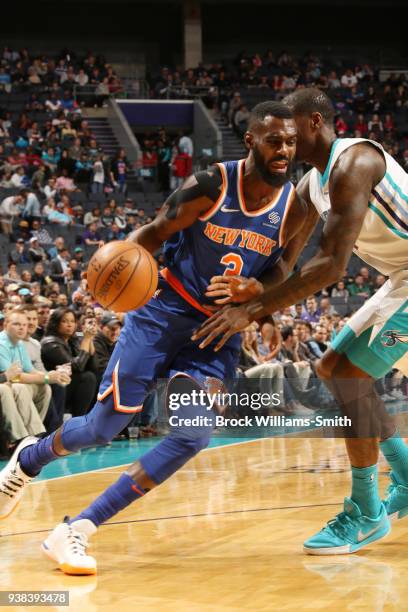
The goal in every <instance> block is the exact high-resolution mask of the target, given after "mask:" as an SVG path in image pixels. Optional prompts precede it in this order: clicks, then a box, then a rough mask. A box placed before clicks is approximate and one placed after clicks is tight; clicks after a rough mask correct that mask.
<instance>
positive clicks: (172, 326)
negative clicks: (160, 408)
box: [98, 279, 240, 413]
mask: <svg viewBox="0 0 408 612" xmlns="http://www.w3.org/2000/svg"><path fill="white" fill-rule="evenodd" d="M205 320H206V315H205V314H203V313H201V312H200V311H198V310H197V309H196V308H194V307H193V306H190V304H189V303H188V302H187V301H186V300H185V299H184V298H182V297H181V296H180V295H179V294H178V293H176V292H175V291H174V290H173V289H172V288H171V287H170V286H169V285H168V284H167V282H166V281H165V280H164V279H161V280H160V281H159V287H158V291H157V292H156V294H155V296H154V297H153V298H152V299H151V300H150V301H149V303H148V304H147V305H146V306H144V307H143V308H140V309H139V310H137V311H131V312H129V313H127V315H126V317H125V324H124V326H123V329H122V331H121V334H120V336H119V339H118V341H117V343H116V346H115V349H114V351H113V353H112V356H111V359H110V361H109V363H108V366H107V369H106V371H105V373H104V376H103V379H102V382H101V385H100V388H99V394H98V400H99V401H103V400H104V399H105V398H106V397H108V396H109V395H110V394H111V393H112V394H113V400H114V409H115V410H116V411H118V412H122V413H136V412H140V411H141V409H142V405H143V400H144V398H145V397H146V395H147V393H148V392H149V390H150V389H151V387H152V386H153V384H154V383H155V382H156V381H157V380H158V379H160V378H171V377H172V376H173V375H174V374H177V373H180V372H183V373H185V374H188V375H190V376H192V377H193V378H194V379H195V380H196V381H197V382H198V383H199V384H200V385H202V386H205V383H206V381H207V379H208V378H217V379H219V380H221V381H222V382H223V383H225V384H226V385H227V386H228V381H231V380H232V379H233V378H235V369H236V366H237V363H238V356H239V348H240V338H239V335H236V336H233V337H232V338H231V339H230V340H229V341H228V342H227V343H226V345H224V346H223V347H222V349H220V350H219V351H217V352H216V353H215V352H214V345H215V343H214V344H212V345H210V346H207V347H206V348H205V349H200V348H198V344H197V343H195V342H192V341H191V339H190V338H191V336H192V334H193V331H194V330H195V329H197V327H199V326H200V325H201V323H202V322H203V321H205Z"/></svg>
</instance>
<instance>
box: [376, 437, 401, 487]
mask: <svg viewBox="0 0 408 612" xmlns="http://www.w3.org/2000/svg"><path fill="white" fill-rule="evenodd" d="M380 448H381V451H382V454H383V455H384V457H385V458H386V460H387V461H388V463H389V464H390V466H391V468H392V471H393V474H394V476H395V478H396V479H397V481H398V483H399V484H402V485H404V486H408V446H407V445H406V443H405V442H404V440H403V439H402V438H401V437H400V435H399V433H396V434H394V435H393V436H392V437H391V438H388V440H384V441H383V442H381V443H380Z"/></svg>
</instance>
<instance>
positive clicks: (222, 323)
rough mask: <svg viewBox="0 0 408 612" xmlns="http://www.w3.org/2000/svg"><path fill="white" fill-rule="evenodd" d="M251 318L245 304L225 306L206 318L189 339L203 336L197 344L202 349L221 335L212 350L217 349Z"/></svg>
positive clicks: (246, 324)
mask: <svg viewBox="0 0 408 612" xmlns="http://www.w3.org/2000/svg"><path fill="white" fill-rule="evenodd" d="M253 320H254V319H253V317H251V315H250V314H249V313H248V311H247V307H246V306H245V305H242V306H225V307H224V308H223V309H222V310H219V311H218V312H216V313H215V314H213V315H212V317H210V318H209V319H207V321H205V322H204V323H203V324H202V325H201V327H199V328H198V329H197V330H196V331H195V332H194V334H193V336H192V337H191V339H192V340H193V341H195V340H199V339H200V338H204V340H203V341H202V342H201V344H199V348H200V349H203V348H205V347H206V346H208V345H209V344H211V342H213V341H214V340H215V339H216V338H218V336H221V340H220V341H219V342H218V344H217V345H216V346H215V348H214V351H218V350H219V349H220V348H221V347H222V346H224V344H225V343H226V342H227V340H229V338H231V336H233V335H234V334H237V333H238V332H240V331H242V330H243V329H245V328H246V327H248V325H249V324H250V323H252V321H253Z"/></svg>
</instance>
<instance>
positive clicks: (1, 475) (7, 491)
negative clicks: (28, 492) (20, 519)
mask: <svg viewBox="0 0 408 612" xmlns="http://www.w3.org/2000/svg"><path fill="white" fill-rule="evenodd" d="M37 441H38V438H36V437H35V436H28V437H27V438H24V440H22V441H21V442H20V444H18V445H17V447H16V449H15V451H14V453H13V454H12V456H11V459H10V460H9V462H8V463H7V465H6V467H5V468H3V469H2V470H1V472H0V519H5V518H7V517H8V516H9V515H10V514H11V513H12V512H13V510H15V509H16V507H17V505H18V504H19V502H20V500H21V498H22V496H23V493H24V489H25V487H26V485H27V484H28V483H29V482H31V480H32V478H31V477H30V476H27V474H24V472H23V470H22V469H21V467H20V463H19V461H18V456H19V454H20V452H21V451H22V450H23V448H26V446H31V445H32V444H35V443H36V442H37Z"/></svg>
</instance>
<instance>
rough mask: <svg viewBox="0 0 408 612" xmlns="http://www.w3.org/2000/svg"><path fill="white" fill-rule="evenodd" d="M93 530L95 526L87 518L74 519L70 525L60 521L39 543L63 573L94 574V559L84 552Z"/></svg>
mask: <svg viewBox="0 0 408 612" xmlns="http://www.w3.org/2000/svg"><path fill="white" fill-rule="evenodd" d="M95 531H96V526H95V525H94V524H93V523H92V521H89V520H88V519H81V520H79V521H74V522H73V523H71V525H69V524H68V523H66V522H64V523H60V524H59V525H57V526H56V527H55V529H54V530H53V531H52V532H51V533H50V535H49V536H48V538H47V539H46V540H44V542H43V543H42V544H41V549H42V551H43V552H44V553H45V554H46V555H47V557H49V558H50V559H52V560H53V561H55V562H56V563H57V565H58V567H59V569H60V570H61V571H63V572H64V573H65V574H70V575H77V576H85V575H89V574H96V560H95V559H94V558H93V557H91V556H90V555H87V554H86V549H87V547H88V538H90V537H91V535H93V534H94V533H95Z"/></svg>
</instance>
